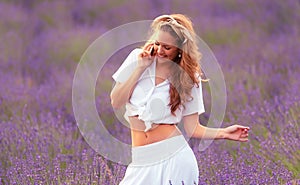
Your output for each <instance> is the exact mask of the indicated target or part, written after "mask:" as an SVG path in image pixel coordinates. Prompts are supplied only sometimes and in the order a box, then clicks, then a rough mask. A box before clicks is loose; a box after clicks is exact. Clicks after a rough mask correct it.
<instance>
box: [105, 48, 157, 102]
mask: <svg viewBox="0 0 300 185" xmlns="http://www.w3.org/2000/svg"><path fill="white" fill-rule="evenodd" d="M150 47H151V45H149V46H146V47H145V48H144V50H143V51H142V52H141V53H140V54H139V56H138V65H137V67H136V68H135V69H134V71H133V72H132V74H131V75H130V76H129V78H128V79H127V80H126V81H125V82H123V83H120V82H117V83H116V85H115V86H114V88H113V90H112V91H111V94H110V98H111V105H112V106H113V107H114V108H120V107H122V106H123V105H124V104H125V103H126V102H127V101H128V100H129V98H130V96H131V94H132V91H133V89H134V87H135V85H136V83H137V81H138V80H139V78H140V76H141V75H142V74H143V72H144V71H145V69H146V68H147V67H148V66H150V65H151V64H152V62H153V58H152V57H151V56H150V51H148V50H149V49H150Z"/></svg>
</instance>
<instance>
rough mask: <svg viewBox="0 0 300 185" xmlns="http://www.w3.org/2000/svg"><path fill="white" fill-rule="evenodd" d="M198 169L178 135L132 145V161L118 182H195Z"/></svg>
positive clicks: (141, 184)
mask: <svg viewBox="0 0 300 185" xmlns="http://www.w3.org/2000/svg"><path fill="white" fill-rule="evenodd" d="M198 176H199V169H198V165H197V161H196V158H195V155H194V153H193V151H192V149H191V148H190V147H189V145H188V143H187V142H186V140H185V138H184V137H183V136H182V135H179V136H175V137H171V138H169V139H165V140H162V141H159V142H156V143H152V144H148V145H145V146H138V147H132V163H130V164H129V166H128V167H127V169H126V173H125V177H124V178H123V180H122V181H121V182H120V184H119V185H171V184H172V185H182V182H183V183H184V184H185V185H194V184H195V185H198Z"/></svg>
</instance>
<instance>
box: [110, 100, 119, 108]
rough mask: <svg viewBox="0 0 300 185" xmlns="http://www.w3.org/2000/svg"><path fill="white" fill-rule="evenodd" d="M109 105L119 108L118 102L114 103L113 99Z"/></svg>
mask: <svg viewBox="0 0 300 185" xmlns="http://www.w3.org/2000/svg"><path fill="white" fill-rule="evenodd" d="M110 103H111V106H112V107H113V108H114V109H119V108H121V105H120V104H118V103H115V102H114V101H113V100H111V102H110Z"/></svg>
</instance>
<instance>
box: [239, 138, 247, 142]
mask: <svg viewBox="0 0 300 185" xmlns="http://www.w3.org/2000/svg"><path fill="white" fill-rule="evenodd" d="M248 140H249V139H248V138H240V139H239V141H241V142H247V141H248Z"/></svg>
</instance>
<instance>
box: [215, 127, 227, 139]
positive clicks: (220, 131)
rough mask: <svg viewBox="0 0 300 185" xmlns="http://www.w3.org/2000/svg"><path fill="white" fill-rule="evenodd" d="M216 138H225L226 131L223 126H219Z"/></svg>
mask: <svg viewBox="0 0 300 185" xmlns="http://www.w3.org/2000/svg"><path fill="white" fill-rule="evenodd" d="M217 138H218V139H226V132H225V129H224V128H220V130H219V133H218V137H217Z"/></svg>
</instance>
